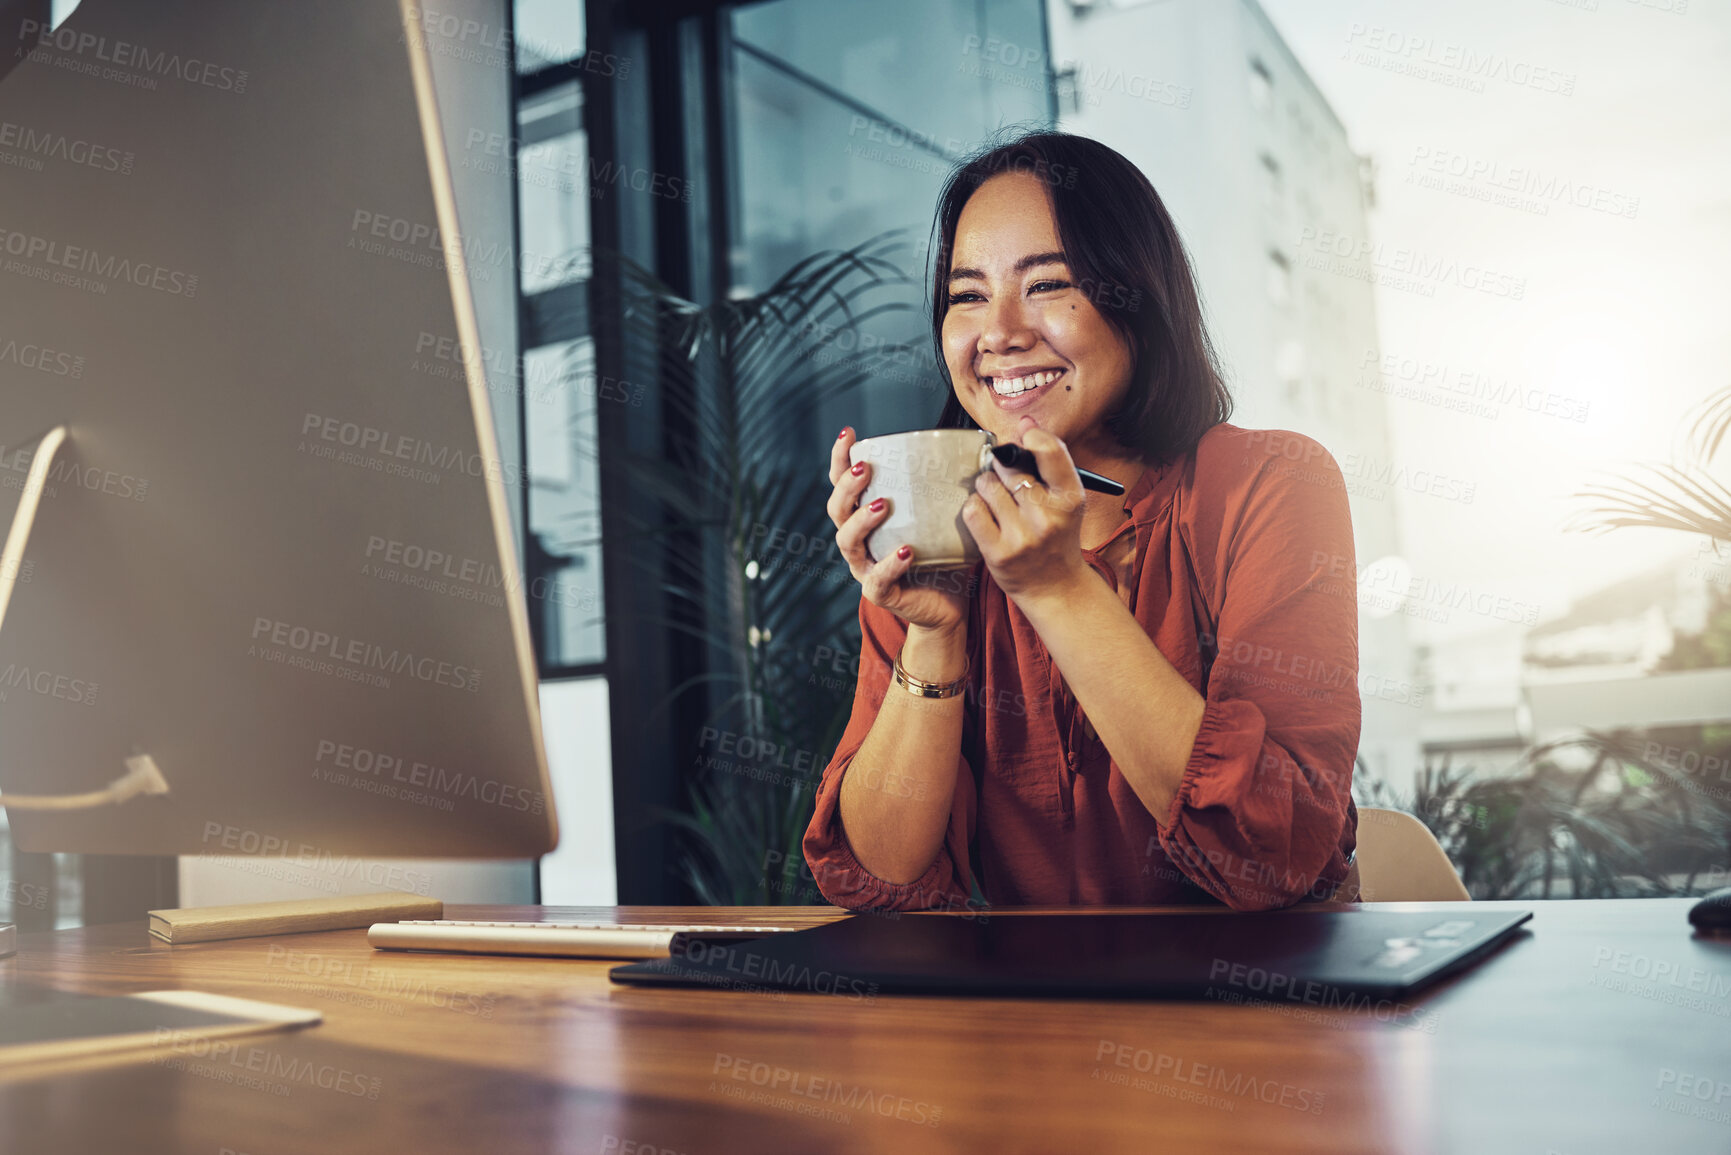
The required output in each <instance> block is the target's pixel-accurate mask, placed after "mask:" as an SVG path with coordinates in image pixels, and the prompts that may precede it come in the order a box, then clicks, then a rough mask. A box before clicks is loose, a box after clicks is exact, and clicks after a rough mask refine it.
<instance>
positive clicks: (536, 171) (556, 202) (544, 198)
mask: <svg viewBox="0 0 1731 1155" xmlns="http://www.w3.org/2000/svg"><path fill="white" fill-rule="evenodd" d="M588 167H589V149H588V139H587V137H586V136H585V134H584V132H583V92H582V89H581V88H580V87H579V86H578V85H576V84H567V85H563V86H561V87H559V88H556V89H553V90H551V91H549V92H546V93H543V94H541V95H540V96H537V97H535V98H534V99H532V100H527V101H524V102H523V104H522V105H521V106H520V107H519V108H518V110H517V189H518V206H519V210H520V213H521V219H520V227H521V230H522V242H523V257H522V266H523V276H522V288H523V292H524V293H526V294H527V293H539V292H542V291H544V290H546V289H551V288H554V287H555V286H558V285H562V284H566V283H568V282H571V281H575V280H581V279H582V278H584V277H586V276H588V270H589V255H588V246H589V174H588ZM574 335H575V334H574Z"/></svg>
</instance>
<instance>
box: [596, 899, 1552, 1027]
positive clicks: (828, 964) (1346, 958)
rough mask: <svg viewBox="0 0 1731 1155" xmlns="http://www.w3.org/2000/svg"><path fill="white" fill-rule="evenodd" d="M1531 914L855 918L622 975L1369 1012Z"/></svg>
mask: <svg viewBox="0 0 1731 1155" xmlns="http://www.w3.org/2000/svg"><path fill="white" fill-rule="evenodd" d="M1530 918H1532V912H1531V911H1506V910H1496V911H1491V910H1483V911H1479V910H1474V909H1473V907H1472V906H1471V905H1470V904H1468V903H1461V904H1459V906H1458V907H1456V908H1454V909H1451V910H1449V911H1447V912H1445V913H1436V912H1413V911H1393V910H1375V909H1356V910H1303V909H1300V910H1290V911H1276V912H1269V913H1257V914H1240V913H1233V912H1197V913H1188V912H1186V913H1178V914H1105V913H1100V914H1081V913H1078V914H1069V913H1064V914H989V913H981V914H902V915H859V916H856V917H853V918H848V919H843V920H841V921H839V922H833V923H829V924H827V925H824V926H819V927H813V928H812V929H810V930H802V931H796V932H794V933H790V934H777V935H774V936H773V937H770V938H763V939H753V940H750V941H747V942H738V941H733V942H714V943H708V942H705V941H704V940H703V939H701V938H694V939H692V940H690V941H688V942H686V943H685V944H684V945H683V947H682V949H681V951H680V952H679V953H677V954H675V955H674V956H672V957H670V958H664V959H657V960H655V961H653V962H644V963H634V964H632V965H630V966H621V967H615V968H614V969H613V971H612V972H611V974H612V977H613V979H614V981H615V982H621V983H642V984H665V985H674V986H706V987H716V988H722V989H734V990H739V989H774V990H787V991H807V992H812V993H817V994H828V995H839V996H842V997H849V998H865V997H868V996H871V995H875V994H880V993H883V994H892V993H893V994H940V995H995V996H1004V995H1041V996H1070V997H1084V998H1165V999H1217V1000H1225V1001H1233V1002H1274V1003H1297V1004H1308V1005H1311V1006H1317V1007H1346V1008H1354V1007H1363V1006H1365V1005H1367V1004H1368V1003H1369V1002H1372V1001H1376V1000H1386V999H1394V998H1398V997H1401V996H1404V995H1410V994H1412V993H1414V992H1415V991H1418V990H1420V989H1422V988H1423V987H1425V986H1428V985H1429V984H1431V983H1434V982H1436V981H1437V980H1438V979H1440V978H1442V977H1443V976H1445V975H1448V974H1451V973H1453V972H1455V971H1458V970H1460V969H1462V968H1464V967H1467V966H1470V965H1471V964H1473V963H1474V962H1476V961H1478V960H1479V959H1480V958H1482V957H1483V956H1484V955H1486V954H1488V953H1489V952H1490V951H1491V950H1492V949H1493V948H1494V947H1495V946H1496V945H1497V944H1498V943H1499V942H1501V941H1502V940H1503V939H1504V938H1506V937H1507V936H1509V935H1510V934H1511V933H1512V932H1513V931H1514V930H1515V928H1517V927H1518V926H1520V925H1521V924H1522V923H1524V922H1526V921H1527V920H1528V919H1530Z"/></svg>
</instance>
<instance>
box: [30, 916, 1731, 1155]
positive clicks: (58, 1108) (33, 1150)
mask: <svg viewBox="0 0 1731 1155" xmlns="http://www.w3.org/2000/svg"><path fill="white" fill-rule="evenodd" d="M1481 905H1493V904H1481ZM1494 905H1515V906H1520V905H1525V906H1531V907H1532V908H1534V909H1535V911H1536V914H1535V917H1534V919H1533V921H1532V923H1530V924H1529V927H1530V928H1531V929H1530V932H1523V934H1522V936H1521V937H1520V938H1518V939H1517V940H1516V941H1515V942H1513V943H1512V944H1510V945H1509V946H1507V947H1505V948H1503V949H1502V950H1501V951H1500V952H1499V953H1498V954H1496V955H1495V956H1493V957H1492V958H1490V959H1489V960H1487V961H1486V962H1484V963H1483V964H1482V965H1480V966H1479V967H1478V968H1477V969H1475V970H1473V971H1471V972H1469V973H1467V974H1466V975H1464V976H1461V977H1458V978H1456V979H1453V980H1451V981H1449V982H1447V983H1446V984H1444V985H1442V986H1440V987H1438V988H1435V989H1433V990H1432V991H1431V992H1429V993H1428V994H1426V995H1425V996H1423V997H1422V998H1420V999H1419V1000H1417V1001H1416V1003H1417V1006H1416V1011H1415V1010H1414V1008H1407V1009H1406V1011H1405V1012H1402V1011H1398V1010H1397V1011H1394V1012H1391V1013H1389V1014H1387V1015H1380V1016H1379V1015H1377V1014H1374V1013H1364V1012H1360V1013H1354V1012H1349V1011H1339V1010H1334V1011H1330V1010H1321V1009H1317V1008H1314V1007H1309V1006H1304V1005H1301V1004H1300V1005H1293V1006H1281V1007H1268V1006H1261V1007H1258V1006H1232V1005H1224V1004H1219V1003H1161V1002H1142V1003H1130V1002H1088V1001H1061V1000H1040V1001H1033V1000H1029V1001H1012V1000H985V999H979V1000H975V999H947V998H919V997H889V996H878V997H876V998H873V999H866V1000H855V999H848V998H841V997H836V996H828V995H816V994H813V995H791V994H790V995H771V994H763V993H747V992H738V991H735V992H718V991H705V990H655V989H645V988H635V987H622V986H615V985H613V984H611V983H610V982H609V981H608V979H607V970H608V968H609V966H611V965H612V964H610V963H602V962H584V961H576V960H547V961H542V960H535V959H518V958H485V957H463V956H450V955H405V954H395V953H393V954H381V953H378V952H374V951H372V950H371V949H370V948H368V947H367V945H366V941H365V937H364V934H365V932H364V931H359V930H354V931H337V932H329V933H321V934H308V935H295V936H290V937H284V938H277V939H241V940H236V941H232V942H219V943H202V944H196V945H190V946H180V947H169V946H166V945H164V944H162V943H158V942H156V941H154V940H152V939H151V938H149V936H148V935H146V933H145V930H144V926H143V924H142V923H127V924H117V925H111V926H99V927H93V928H88V929H85V930H77V931H60V932H54V933H42V934H35V935H27V936H24V940H23V944H22V949H21V950H20V951H19V953H18V956H17V957H16V958H14V959H11V960H7V961H0V981H4V982H5V983H6V984H7V986H8V987H9V988H11V991H12V993H13V994H14V995H15V996H16V995H22V996H24V997H29V996H30V994H31V993H32V992H40V991H42V990H43V989H46V988H52V989H57V990H65V991H80V992H86V993H99V994H116V993H123V992H127V991H136V990H148V989H152V988H164V987H188V988H196V989H200V990H207V991H215V992H218V993H222V994H233V995H241V996H245V997H249V998H257V999H265V1000H272V1001H277V1002H283V1003H289V1004H291V1005H300V1006H309V1007H318V1008H319V1009H320V1010H322V1011H323V1012H324V1014H325V1016H326V1021H325V1023H324V1025H323V1026H321V1027H317V1028H314V1029H312V1030H309V1031H304V1032H300V1033H295V1034H279V1035H262V1036H257V1037H255V1038H252V1039H241V1040H237V1041H236V1044H235V1046H236V1051H235V1054H234V1055H232V1056H226V1057H221V1058H209V1057H207V1058H205V1059H200V1058H199V1057H197V1056H195V1055H190V1054H180V1055H175V1054H172V1053H169V1054H156V1055H143V1056H134V1057H130V1058H105V1059H100V1060H85V1061H83V1062H81V1063H76V1064H70V1065H67V1066H64V1067H58V1068H54V1069H50V1070H44V1069H38V1070H23V1071H17V1072H12V1073H10V1074H8V1075H7V1076H6V1077H5V1078H4V1079H0V1151H4V1152H6V1153H8V1155H46V1153H58V1152H76V1153H79V1155H85V1153H103V1155H108V1153H114V1155H122V1153H124V1155H132V1153H151V1152H175V1153H180V1152H197V1153H205V1155H221V1153H222V1152H224V1151H225V1150H226V1151H231V1152H242V1153H245V1155H282V1153H290V1152H330V1153H340V1152H368V1153H376V1152H413V1153H415V1155H430V1153H434V1152H465V1153H471V1152H473V1153H480V1152H486V1153H502V1152H542V1151H560V1152H566V1151H570V1152H595V1153H599V1155H605V1153H608V1152H612V1153H615V1155H658V1152H678V1153H680V1155H716V1153H723V1152H749V1153H752V1155H756V1153H759V1152H783V1151H786V1152H826V1153H827V1152H858V1151H893V1152H898V1153H899V1152H925V1151H961V1152H1039V1153H1047V1152H1087V1153H1090V1155H1094V1153H1102V1152H1115V1151H1127V1152H1131V1151H1133V1152H1151V1151H1162V1152H1164V1151H1189V1152H1206V1153H1210V1155H1213V1153H1216V1152H1233V1151H1307V1152H1331V1153H1332V1152H1386V1151H1459V1152H1471V1153H1474V1155H1480V1153H1487V1152H1501V1151H1510V1152H1513V1151H1520V1152H1530V1153H1533V1155H1545V1153H1546V1152H1559V1153H1561V1155H1582V1153H1585V1152H1619V1153H1621V1152H1668V1153H1674V1152H1689V1151H1713V1152H1726V1151H1731V941H1726V940H1711V939H1700V938H1695V937H1692V935H1691V932H1690V928H1689V926H1688V924H1687V921H1686V918H1685V912H1686V910H1687V908H1688V905H1689V904H1688V902H1687V901H1686V900H1653V901H1610V902H1553V903H1528V904H1494ZM1434 908H1435V909H1450V908H1449V907H1448V906H1447V904H1435V907H1434ZM716 914H717V912H716V911H714V910H711V909H679V910H674V909H657V910H651V909H631V908H622V909H620V910H618V911H613V910H593V909H573V908H547V909H545V910H540V909H538V908H511V907H453V908H451V909H450V911H449V916H450V917H454V918H509V919H521V918H526V917H537V916H544V917H549V918H566V919H585V920H596V919H600V920H609V919H613V918H614V917H617V919H618V921H621V922H657V921H682V920H684V921H707V920H711V919H714V918H715V917H716ZM837 915H838V912H836V911H834V910H831V909H829V908H821V909H820V908H779V909H778V908H749V909H745V910H736V911H729V912H727V918H728V921H740V922H757V921H762V922H764V923H768V924H775V925H809V924H814V923H818V922H822V921H826V920H828V919H830V918H834V917H837ZM1275 917H1304V915H1303V914H1301V913H1298V914H1292V915H1290V916H1287V915H1281V916H1275ZM1620 952H1621V953H1620ZM1656 972H1657V973H1659V974H1660V975H1661V977H1659V978H1657V979H1655V978H1654V977H1653V975H1654V974H1655V973H1656ZM1691 987H1694V988H1695V989H1694V990H1691V989H1690V988H1691ZM1120 1059H1122V1063H1120ZM345 1073H346V1074H345ZM736 1073H743V1074H742V1076H741V1077H736ZM754 1080H761V1081H762V1082H763V1083H765V1084H768V1085H766V1086H760V1085H758V1082H757V1081H754ZM321 1081H323V1082H328V1083H330V1084H331V1087H330V1088H329V1089H327V1088H326V1087H324V1086H321V1085H320V1083H321ZM1703 1081H1705V1084H1706V1085H1707V1086H1708V1087H1709V1091H1708V1094H1707V1098H1706V1099H1705V1100H1704V1101H1703V1100H1701V1099H1698V1098H1695V1097H1694V1096H1696V1095H1699V1094H1700V1093H1701V1091H1700V1088H1701V1086H1702V1085H1703ZM338 1085H340V1087H341V1088H342V1089H337V1087H338ZM1685 1087H1686V1088H1687V1091H1686V1092H1684V1093H1678V1091H1679V1088H1685ZM1720 1087H1725V1088H1727V1090H1725V1091H1724V1092H1723V1093H1721V1092H1720V1091H1719V1090H1718V1088H1720ZM356 1088H359V1089H360V1090H359V1092H358V1093H356ZM1715 1097H1717V1098H1718V1102H1716V1103H1715V1102H1714V1098H1715ZM1264 1100H1266V1101H1264ZM1283 1101H1284V1102H1283ZM1667 1108H1669V1110H1668V1109H1667ZM1691 1109H1698V1110H1700V1111H1702V1112H1712V1111H1716V1112H1719V1114H1718V1115H1716V1116H1714V1115H1707V1116H1705V1117H1703V1116H1692V1115H1691V1114H1690V1113H1689V1112H1690V1110H1691ZM1673 1112H1679V1113H1673ZM898 1116H899V1117H898Z"/></svg>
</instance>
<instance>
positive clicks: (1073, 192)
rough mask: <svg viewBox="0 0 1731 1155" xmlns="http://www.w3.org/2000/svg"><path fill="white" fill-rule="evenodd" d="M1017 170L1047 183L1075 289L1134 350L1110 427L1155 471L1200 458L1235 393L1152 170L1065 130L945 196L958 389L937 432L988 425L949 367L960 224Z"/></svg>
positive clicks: (989, 154)
mask: <svg viewBox="0 0 1731 1155" xmlns="http://www.w3.org/2000/svg"><path fill="white" fill-rule="evenodd" d="M1012 172H1025V173H1028V174H1030V175H1032V176H1035V177H1038V178H1039V179H1040V180H1041V181H1042V182H1043V183H1044V184H1045V186H1046V190H1047V196H1048V197H1049V198H1050V200H1051V204H1052V216H1053V218H1054V220H1055V221H1056V222H1057V227H1058V241H1059V243H1060V244H1061V245H1063V248H1064V256H1065V259H1066V260H1067V261H1068V262H1069V265H1070V272H1071V274H1072V276H1073V277H1074V279H1075V283H1076V287H1077V288H1078V289H1080V290H1081V291H1082V292H1083V293H1085V294H1087V296H1088V299H1089V300H1090V301H1092V302H1093V303H1094V307H1095V308H1097V309H1099V310H1100V312H1101V314H1102V315H1103V316H1104V317H1105V318H1106V321H1107V323H1108V324H1110V325H1111V326H1112V327H1113V328H1114V329H1116V330H1117V331H1118V332H1119V333H1120V334H1121V335H1122V336H1123V337H1124V339H1125V340H1126V341H1127V342H1128V343H1129V345H1130V349H1131V353H1132V356H1133V364H1134V369H1133V370H1132V377H1131V382H1130V389H1129V392H1128V393H1127V395H1126V396H1125V399H1124V403H1123V405H1121V406H1120V407H1119V408H1118V410H1117V411H1116V412H1114V413H1112V414H1109V415H1108V417H1107V427H1108V428H1109V429H1110V430H1111V432H1112V434H1113V436H1114V437H1116V438H1117V440H1118V442H1119V443H1120V444H1121V445H1123V446H1124V447H1125V448H1126V449H1128V450H1130V451H1131V452H1133V453H1135V454H1137V455H1138V456H1139V457H1141V459H1142V460H1143V461H1145V462H1147V463H1148V464H1151V465H1158V464H1162V463H1164V462H1167V461H1170V460H1173V459H1174V458H1178V457H1182V456H1183V455H1185V454H1187V453H1189V452H1190V451H1191V450H1192V449H1194V448H1195V447H1196V443H1197V441H1199V440H1201V437H1202V435H1203V434H1204V433H1206V432H1207V431H1208V430H1209V429H1210V428H1212V427H1213V426H1215V425H1218V424H1219V423H1220V422H1222V421H1225V420H1226V419H1227V418H1228V417H1229V416H1231V413H1232V395H1231V394H1230V393H1229V392H1227V389H1226V383H1225V382H1224V381H1223V380H1222V379H1221V376H1220V369H1219V365H1218V363H1217V362H1216V360H1215V356H1214V346H1213V345H1212V343H1210V341H1209V340H1208V333H1207V331H1206V330H1205V329H1204V327H1203V324H1202V306H1201V303H1200V301H1199V300H1198V298H1197V295H1196V282H1195V279H1194V277H1193V276H1192V274H1191V271H1190V261H1189V258H1188V257H1186V255H1185V253H1184V245H1183V242H1182V241H1180V240H1179V238H1178V230H1177V228H1176V227H1175V226H1174V225H1173V224H1172V218H1171V217H1170V216H1169V215H1167V212H1166V206H1165V205H1164V204H1162V203H1161V202H1160V195H1159V194H1158V193H1156V192H1155V191H1154V186H1153V185H1152V184H1150V183H1149V182H1148V178H1147V177H1145V176H1143V175H1142V172H1141V170H1139V169H1138V168H1137V167H1136V166H1135V165H1133V164H1131V163H1130V162H1129V161H1128V160H1126V159H1125V158H1124V157H1123V156H1121V155H1119V154H1118V153H1117V152H1114V151H1113V150H1112V149H1110V148H1107V147H1106V146H1105V145H1103V144H1101V143H1100V142H1099V141H1097V140H1089V139H1088V138H1087V137H1085V136H1073V135H1071V134H1069V133H1065V132H1046V131H1036V132H1029V133H1025V134H1023V135H1021V136H1018V137H1016V138H1015V139H1013V140H1010V141H1008V142H1007V143H1004V144H1001V145H998V146H996V147H993V148H991V149H989V150H988V151H986V152H983V153H981V154H979V155H978V156H976V157H974V158H973V159H971V160H969V161H966V162H965V163H963V164H962V166H961V167H960V168H958V169H957V170H956V171H955V172H954V173H952V174H951V175H950V179H949V181H948V182H947V183H946V184H945V185H944V189H943V192H942V194H941V195H940V196H939V197H938V215H937V221H936V222H935V224H934V226H933V228H934V231H935V233H936V244H935V245H934V246H933V252H934V254H935V260H934V261H933V273H932V302H931V309H932V341H933V343H934V345H935V346H936V349H937V359H938V367H939V370H940V371H941V372H942V373H943V377H944V381H945V383H946V384H948V385H949V386H950V390H949V398H948V400H946V401H945V403H944V410H943V413H942V414H941V415H940V416H939V417H938V428H940V429H977V428H979V427H978V426H977V425H976V424H975V423H974V420H973V419H972V418H971V417H969V416H968V414H967V411H966V410H964V409H963V408H962V405H961V402H960V401H959V400H957V398H956V391H955V382H953V381H951V380H950V375H949V366H948V365H947V364H946V363H945V360H944V344H943V328H944V314H945V313H947V312H948V311H949V285H948V281H949V275H950V263H951V259H952V255H953V253H954V250H955V242H956V223H957V222H958V221H959V220H960V219H961V216H962V208H963V206H965V205H966V204H967V203H968V198H969V197H971V196H973V195H974V193H975V191H976V190H978V189H979V187H980V186H981V185H983V184H985V183H986V181H988V180H990V179H991V178H992V177H995V176H999V175H1001V174H1003V173H1012Z"/></svg>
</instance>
